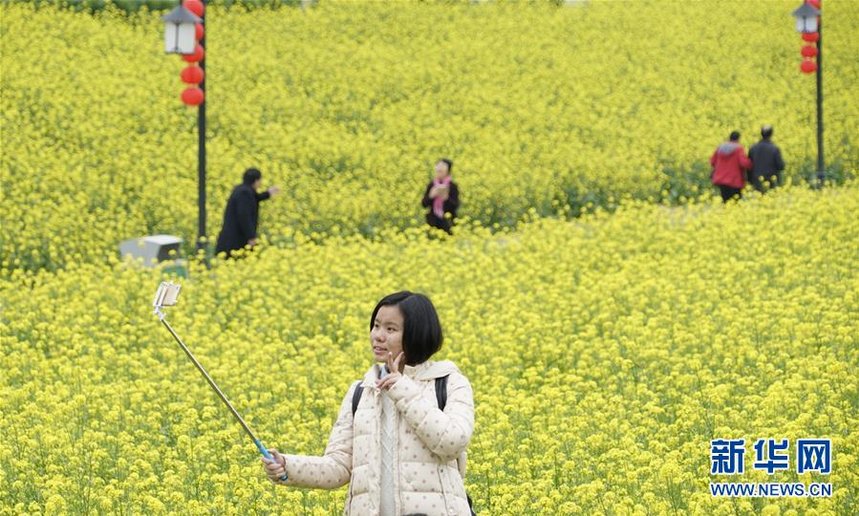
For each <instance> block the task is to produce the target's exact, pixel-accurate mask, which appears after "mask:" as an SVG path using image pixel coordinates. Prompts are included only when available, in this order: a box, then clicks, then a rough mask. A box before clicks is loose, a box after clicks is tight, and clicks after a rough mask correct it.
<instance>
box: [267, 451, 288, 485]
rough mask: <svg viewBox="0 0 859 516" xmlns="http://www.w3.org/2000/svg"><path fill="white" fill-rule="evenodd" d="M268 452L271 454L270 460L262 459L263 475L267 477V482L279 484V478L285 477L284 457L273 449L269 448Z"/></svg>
mask: <svg viewBox="0 0 859 516" xmlns="http://www.w3.org/2000/svg"><path fill="white" fill-rule="evenodd" d="M268 451H269V453H271V456H272V458H271V459H266V458H265V457H263V458H262V463H263V467H265V474H266V475H268V479H269V480H271V481H272V482H274V483H275V484H279V483H281V480H280V478H281V477H282V476H284V475H286V457H284V456H283V455H281V454H280V453H278V451H277V450H275V449H274V448H269V449H268Z"/></svg>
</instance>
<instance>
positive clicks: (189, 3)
mask: <svg viewBox="0 0 859 516" xmlns="http://www.w3.org/2000/svg"><path fill="white" fill-rule="evenodd" d="M182 5H183V6H184V7H185V9H188V10H189V11H191V12H192V13H194V14H196V15H197V16H199V17H201V18H202V17H203V13H204V12H205V11H206V6H205V5H203V2H201V1H200V0H185V1H184V2H182Z"/></svg>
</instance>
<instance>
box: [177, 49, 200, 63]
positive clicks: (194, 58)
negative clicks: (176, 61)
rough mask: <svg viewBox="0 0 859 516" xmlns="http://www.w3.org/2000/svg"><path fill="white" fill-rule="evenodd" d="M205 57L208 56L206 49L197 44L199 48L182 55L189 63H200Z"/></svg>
mask: <svg viewBox="0 0 859 516" xmlns="http://www.w3.org/2000/svg"><path fill="white" fill-rule="evenodd" d="M204 57H206V51H205V50H203V47H202V46H200V45H197V48H195V49H194V53H193V54H185V55H183V56H182V59H184V60H185V61H187V62H189V63H199V62H200V61H202V60H203V58H204Z"/></svg>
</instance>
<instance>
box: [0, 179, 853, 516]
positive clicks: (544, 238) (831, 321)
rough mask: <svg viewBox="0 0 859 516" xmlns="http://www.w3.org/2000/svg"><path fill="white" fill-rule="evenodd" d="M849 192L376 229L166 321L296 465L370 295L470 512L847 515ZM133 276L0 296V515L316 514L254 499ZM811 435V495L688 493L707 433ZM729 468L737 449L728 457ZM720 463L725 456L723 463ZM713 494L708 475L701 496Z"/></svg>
mask: <svg viewBox="0 0 859 516" xmlns="http://www.w3.org/2000/svg"><path fill="white" fill-rule="evenodd" d="M857 213H859V187H857V185H856V184H855V183H853V182H848V183H847V184H846V185H845V186H842V187H840V188H827V189H824V190H820V191H811V190H808V189H805V188H799V187H793V188H785V189H783V190H781V191H778V192H776V193H774V194H772V195H768V196H766V197H764V198H758V199H753V200H751V201H750V202H743V203H738V204H731V205H728V206H723V205H722V204H721V203H717V202H712V203H699V204H694V205H690V206H689V207H686V208H670V207H665V206H658V205H648V204H646V203H643V202H642V203H630V204H628V205H624V206H622V207H621V208H620V209H619V210H618V211H617V212H616V213H614V214H607V213H606V212H604V211H602V210H597V211H596V213H594V214H590V215H585V216H583V217H582V218H581V219H578V220H576V221H564V220H560V219H552V218H544V219H537V220H534V221H532V222H529V223H525V224H522V225H520V227H519V228H517V229H516V230H515V231H513V230H502V231H498V232H494V233H493V232H491V231H489V230H488V229H485V228H484V229H481V228H479V227H474V228H470V229H468V230H464V231H462V232H461V234H459V235H457V236H456V237H455V238H438V239H426V238H425V237H424V236H423V234H421V233H420V232H418V231H412V230H409V231H405V232H394V231H391V232H386V233H384V234H383V235H381V236H380V238H379V239H377V240H375V241H369V240H366V239H363V238H361V237H359V236H355V235H352V236H342V237H332V238H330V239H328V240H327V241H325V242H324V243H314V242H312V241H300V242H297V243H295V244H292V245H289V246H284V247H282V248H275V247H269V248H267V249H263V250H262V251H261V252H259V253H257V254H256V255H255V256H252V257H250V258H248V259H246V260H242V261H234V262H228V263H217V264H215V266H214V267H212V268H211V269H200V268H194V269H193V270H192V271H191V275H190V277H189V278H188V279H186V280H184V281H183V293H182V297H181V300H180V303H179V305H178V306H177V307H175V308H173V309H171V312H170V320H171V321H172V324H173V326H174V327H175V328H176V329H177V331H178V332H179V333H180V334H181V335H182V336H183V337H184V338H185V340H186V342H187V343H188V344H189V345H190V346H191V347H192V348H193V349H194V350H195V351H196V353H197V355H198V357H199V358H200V360H201V361H202V362H203V363H204V364H206V365H207V366H208V369H209V371H210V373H211V374H212V375H213V376H214V378H215V379H216V380H217V381H219V383H220V384H221V386H222V387H223V388H224V390H225V391H226V392H227V393H228V395H229V396H230V397H231V398H232V400H233V401H234V403H235V404H236V405H237V407H238V408H239V410H240V411H242V412H243V413H244V414H245V415H246V417H247V419H248V420H249V422H250V424H251V425H252V426H253V427H255V429H256V430H257V432H258V433H259V435H260V437H261V438H262V439H263V441H264V442H265V443H267V444H268V445H269V446H273V447H277V448H279V449H281V450H285V451H288V452H293V453H321V452H322V451H323V449H324V446H325V441H326V438H327V435H328V431H329V430H330V428H331V426H332V424H333V419H334V416H335V414H336V411H337V408H338V404H339V402H340V400H341V397H342V395H343V393H344V392H345V390H346V389H347V388H348V386H349V385H350V383H351V382H352V381H353V380H354V379H357V378H358V377H359V376H360V375H361V374H362V373H363V371H365V369H366V368H367V367H368V366H369V364H370V362H371V360H372V357H371V354H370V351H369V345H368V329H367V322H368V317H369V313H370V310H371V309H372V307H373V305H374V303H375V302H376V301H377V300H378V299H379V298H380V297H381V296H382V295H384V294H386V293H389V292H391V291H394V290H399V289H403V288H407V289H411V290H417V291H422V292H425V293H427V294H428V295H429V296H431V298H432V299H433V301H434V302H435V304H436V305H437V307H438V309H439V312H440V317H441V320H442V323H443V325H444V328H445V332H446V342H445V345H444V347H443V349H442V351H441V352H440V355H438V356H437V358H448V359H452V360H454V361H456V363H458V364H459V366H460V367H461V368H462V370H463V371H464V373H465V374H466V375H467V376H468V377H469V378H470V380H471V382H472V385H473V386H474V392H475V396H476V400H475V401H476V421H477V423H476V430H475V434H474V438H473V440H472V443H471V446H470V449H469V467H468V476H467V478H466V485H467V487H468V490H469V492H470V493H471V494H472V496H473V497H474V498H475V501H476V506H477V509H478V513H479V514H492V515H494V516H507V515H509V516H522V515H545V516H558V515H571V514H587V515H594V514H598V515H610V514H615V515H651V514H696V515H707V516H711V515H734V514H741V515H752V514H768V515H774V514H784V515H799V514H817V515H823V514H838V515H848V514H856V512H857V510H859V505H857V497H859V432H857V428H859V410H857V404H859V391H857V389H859V387H857V381H856V371H857V369H859V337H857V336H859V272H857V271H859V253H857V247H859V224H856V220H857V219H856V214H857ZM161 279H163V276H162V275H161V273H159V272H157V271H153V270H151V269H143V268H140V267H138V266H136V265H134V264H132V263H126V262H123V263H120V262H116V261H114V263H112V264H111V265H110V266H109V267H108V266H105V265H103V264H85V263H75V264H71V265H70V266H69V267H67V268H66V269H65V270H61V271H59V272H48V271H36V272H33V271H28V270H26V269H24V268H18V269H10V270H7V271H6V278H5V279H4V280H3V281H2V282H0V296H2V300H3V317H2V320H0V321H2V322H0V338H2V341H0V409H2V418H0V435H2V436H3V437H2V439H0V515H3V516H6V515H13V514H14V515H19V514H45V515H50V514H73V515H78V514H111V515H113V514H152V515H160V514H176V515H194V514H199V515H210V514H236V515H247V514H282V515H289V516H293V515H313V516H317V515H318V516H321V515H337V514H340V511H341V510H342V503H343V497H344V494H345V491H344V489H340V490H337V491H334V492H326V491H305V490H300V489H292V488H283V487H277V488H276V487H274V486H273V485H271V484H270V483H269V482H268V480H267V479H266V478H265V477H264V475H263V472H262V469H261V467H260V463H259V459H258V458H257V453H256V451H255V449H254V447H253V445H252V444H251V443H250V442H249V441H248V439H247V438H246V437H245V436H244V435H243V434H242V433H241V430H240V428H239V427H238V426H237V425H236V424H235V423H234V422H233V421H232V420H231V419H230V418H229V415H228V414H227V412H226V410H225V409H224V408H223V407H222V406H221V405H220V402H219V401H218V400H217V398H216V397H215V396H214V394H213V393H212V392H211V391H209V389H208V387H207V386H206V385H205V383H204V382H203V381H202V379H201V378H200V377H199V374H198V373H197V371H196V370H194V369H193V367H192V366H191V365H190V364H189V363H188V361H187V360H186V359H185V357H184V355H183V354H182V353H181V351H180V350H179V349H178V347H177V346H176V345H175V343H174V342H172V340H171V339H170V337H169V335H168V334H167V332H166V331H164V330H163V328H161V327H160V325H159V324H158V322H157V319H156V318H154V317H153V316H152V314H151V306H150V303H151V299H152V294H153V291H154V288H155V287H156V286H157V284H158V282H159V281H160V280H161ZM734 437H746V438H747V439H753V438H756V437H772V438H782V437H783V438H788V439H790V440H791V442H794V440H795V439H797V438H802V437H830V438H831V439H832V446H833V466H832V473H831V474H830V475H828V476H826V477H821V476H818V475H817V474H806V475H802V476H798V475H796V474H795V473H794V472H792V471H791V472H779V473H776V474H775V475H774V476H773V477H769V478H768V477H767V475H766V474H765V473H762V472H747V474H746V476H745V477H744V479H750V480H755V481H769V480H774V481H801V482H806V483H807V482H810V481H815V480H816V481H826V482H831V483H832V485H833V495H832V497H831V498H824V499H817V500H811V499H796V498H782V499H772V500H766V499H745V500H743V499H740V500H727V499H717V498H712V497H711V496H710V494H709V492H708V490H707V484H708V482H709V481H710V480H711V478H712V477H711V476H710V475H709V471H710V470H709V468H710V464H709V441H710V440H711V439H715V438H734ZM750 453H751V451H749V454H750ZM749 454H747V456H748V455H749ZM715 480H718V479H715Z"/></svg>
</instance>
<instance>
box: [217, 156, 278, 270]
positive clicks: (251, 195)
mask: <svg viewBox="0 0 859 516" xmlns="http://www.w3.org/2000/svg"><path fill="white" fill-rule="evenodd" d="M261 185H262V173H260V171H259V170H257V169H255V168H249V169H247V170H245V174H244V177H243V178H242V184H240V185H238V186H236V187H235V188H234V189H233V193H232V194H230V199H229V200H228V201H227V208H226V209H225V210H224V227H223V228H222V229H221V234H220V235H218V246H217V247H216V248H215V253H222V252H224V253H227V257H229V256H230V254H231V253H232V252H233V251H237V250H239V249H243V248H244V247H245V246H248V247H251V248H253V247H254V246H256V245H257V223H258V222H259V203H261V202H262V201H264V200H266V199H268V198H270V197H274V196H275V195H277V194H279V193H280V189H279V188H278V187H276V186H270V187H269V188H268V190H266V191H265V192H263V193H257V190H258V189H259V188H260V186H261Z"/></svg>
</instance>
